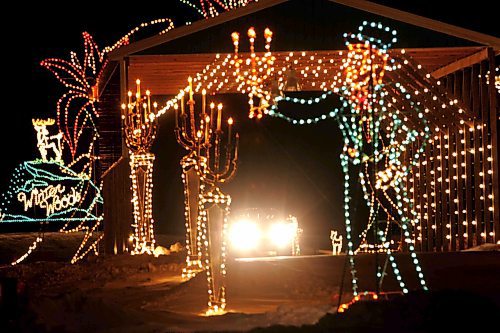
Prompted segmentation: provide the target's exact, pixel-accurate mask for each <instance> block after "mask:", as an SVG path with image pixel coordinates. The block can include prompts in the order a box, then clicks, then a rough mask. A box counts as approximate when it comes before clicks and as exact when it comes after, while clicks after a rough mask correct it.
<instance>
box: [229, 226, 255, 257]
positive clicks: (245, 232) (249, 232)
mask: <svg viewBox="0 0 500 333" xmlns="http://www.w3.org/2000/svg"><path fill="white" fill-rule="evenodd" d="M260 238H261V233H260V230H259V226H258V225H257V224H256V223H255V222H252V221H250V220H239V221H237V222H236V223H233V224H232V225H231V227H230V229H229V239H230V241H231V245H232V247H233V248H236V249H239V250H251V249H254V248H256V247H257V246H258V245H259V241H260Z"/></svg>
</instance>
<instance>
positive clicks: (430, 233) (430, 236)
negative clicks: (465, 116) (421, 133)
mask: <svg viewBox="0 0 500 333" xmlns="http://www.w3.org/2000/svg"><path fill="white" fill-rule="evenodd" d="M432 142H433V141H432ZM432 144H433V143H431V142H428V143H427V145H426V146H425V160H426V161H425V162H426V163H425V190H426V193H425V195H426V200H425V201H426V205H427V244H428V245H427V250H428V251H434V228H433V227H432V226H433V225H434V209H433V208H432V205H431V204H432V203H433V202H434V200H433V196H432V192H433V191H434V189H433V187H432V186H431V181H432V179H433V177H432V174H431V170H432V164H431V160H430V157H431V156H432V147H431V145H432Z"/></svg>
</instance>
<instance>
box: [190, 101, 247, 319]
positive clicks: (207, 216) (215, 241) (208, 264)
mask: <svg viewBox="0 0 500 333" xmlns="http://www.w3.org/2000/svg"><path fill="white" fill-rule="evenodd" d="M211 110H212V112H211V117H208V116H207V117H206V119H207V121H206V124H207V125H210V119H213V110H214V104H212V105H211ZM213 123H214V122H212V124H213ZM227 123H228V131H227V135H225V137H226V138H227V139H226V140H227V141H226V140H223V139H224V137H223V136H224V132H223V131H222V129H221V125H222V104H219V105H218V107H217V126H216V127H215V126H214V125H212V126H211V128H210V129H209V128H208V126H207V127H206V128H205V133H206V135H205V140H206V146H205V147H206V149H204V150H203V158H201V159H200V160H199V168H200V170H202V171H203V173H202V177H201V186H200V196H199V202H198V205H199V206H198V226H199V227H201V231H202V233H201V235H200V237H199V240H200V242H199V243H198V244H199V245H203V249H204V251H205V253H204V254H203V259H204V266H205V267H204V268H205V270H206V272H207V280H208V295H209V300H208V311H207V314H209V315H210V314H214V313H218V312H221V311H224V309H225V307H226V286H225V275H226V233H227V218H228V216H229V208H230V205H231V197H230V196H229V195H227V194H225V193H223V192H222V190H221V189H220V187H219V186H220V184H222V183H225V182H228V181H229V180H230V179H231V178H232V177H233V176H234V174H235V172H236V169H237V161H238V140H239V136H238V134H236V135H235V137H234V138H233V136H232V125H233V119H232V118H229V119H228V122H227ZM210 133H213V134H214V135H212V134H210ZM200 136H201V135H200ZM224 141H226V142H224ZM199 252H201V249H200V251H199Z"/></svg>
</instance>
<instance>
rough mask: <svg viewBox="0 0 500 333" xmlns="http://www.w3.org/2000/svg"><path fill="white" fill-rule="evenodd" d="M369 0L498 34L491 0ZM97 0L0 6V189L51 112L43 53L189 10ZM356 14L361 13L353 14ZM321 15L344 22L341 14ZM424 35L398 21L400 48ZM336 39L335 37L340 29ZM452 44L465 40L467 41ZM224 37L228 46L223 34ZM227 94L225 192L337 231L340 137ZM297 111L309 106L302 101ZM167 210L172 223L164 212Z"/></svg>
mask: <svg viewBox="0 0 500 333" xmlns="http://www.w3.org/2000/svg"><path fill="white" fill-rule="evenodd" d="M304 2H307V1H304ZM375 2H377V3H380V4H384V5H388V6H392V7H395V8H398V9H401V10H406V11H409V12H412V13H415V14H419V15H422V16H426V17H430V18H433V19H437V20H440V21H442V22H446V23H450V24H455V25H458V26H462V27H464V28H469V29H472V30H476V31H479V32H483V33H486V34H490V35H494V36H499V35H500V31H499V30H500V29H499V25H498V17H497V16H498V14H497V13H498V8H495V7H498V6H495V5H494V2H491V1H484V0H483V1H475V2H473V3H471V4H469V5H461V4H459V2H456V1H439V2H437V1H429V0H425V1H395V0H392V1H388V0H386V1H381V0H379V1H375ZM106 4H107V5H106V6H101V5H100V3H92V2H82V3H78V4H77V3H72V4H71V5H69V4H59V3H52V2H43V3H36V4H33V5H29V6H30V7H29V8H23V6H24V5H23V4H22V3H20V2H18V3H15V4H13V6H14V7H18V8H17V10H16V8H14V9H13V10H12V11H11V12H12V13H19V14H12V15H18V16H16V17H15V22H11V20H8V18H7V17H6V16H7V15H10V14H7V13H6V12H4V20H3V21H2V30H3V40H2V44H3V45H2V50H3V52H2V53H3V54H2V57H3V58H4V59H3V66H4V75H7V77H4V80H3V81H4V84H5V83H6V84H7V87H5V86H4V88H3V95H4V98H3V99H4V101H6V103H4V109H3V110H2V113H3V117H2V123H1V124H2V130H0V139H1V142H3V148H4V151H3V152H2V163H1V165H0V191H1V190H3V189H4V188H5V186H6V184H7V182H8V179H9V178H10V174H11V173H12V171H13V170H14V168H15V167H16V166H17V165H18V164H19V163H21V162H22V161H25V160H32V159H34V158H36V157H37V156H38V151H37V150H36V138H35V135H34V130H33V127H32V124H31V118H33V117H54V116H55V105H56V102H57V100H58V98H59V96H60V93H61V90H60V89H59V87H60V84H59V83H58V82H57V81H56V80H55V79H54V77H53V75H52V74H51V73H49V72H48V71H47V70H45V69H44V68H42V67H41V66H39V62H40V61H41V60H43V59H44V58H48V57H59V58H64V59H66V58H67V57H68V55H69V51H70V50H78V51H80V50H81V32H82V31H88V32H89V33H90V34H91V35H92V36H93V37H94V39H95V41H96V42H97V43H98V45H99V46H100V47H101V48H102V47H104V46H107V45H110V44H112V43H114V42H115V41H116V40H117V39H118V38H120V37H121V36H122V35H123V34H125V33H126V32H128V31H129V30H130V29H131V28H133V27H134V26H136V25H138V24H140V23H141V22H144V21H149V20H151V19H156V18H161V17H170V18H172V19H173V20H174V22H175V24H176V26H181V25H183V24H184V23H185V22H186V21H193V20H195V19H197V17H198V16H197V15H196V13H195V12H194V11H192V10H190V9H189V8H188V7H187V6H185V5H182V4H181V3H179V2H178V1H176V0H165V1H163V2H159V3H158V2H153V1H141V2H140V4H139V5H137V4H136V5H133V6H130V7H129V10H128V11H127V8H125V7H126V5H124V4H123V3H119V2H114V3H113V4H111V2H107V3H106ZM360 15H361V16H360V17H363V14H362V13H361V14H360ZM364 16H367V17H368V18H369V16H368V15H364ZM326 19H331V20H344V21H347V20H348V18H345V17H344V18H342V17H341V16H340V15H339V17H332V18H326V17H325V20H326ZM350 24H351V26H352V29H356V28H357V26H358V25H359V24H360V21H357V20H354V21H352V22H350ZM396 28H398V30H399V27H396ZM420 31H421V30H420ZM430 34H432V32H430V31H429V32H428V33H427V34H425V33H424V34H422V33H419V34H415V35H412V34H411V32H410V30H405V29H404V27H403V33H402V34H400V36H401V42H400V43H399V44H398V46H406V45H405V41H406V42H409V44H408V45H409V46H413V45H419V44H422V43H423V44H425V42H426V40H427V39H428V38H430V37H431V35H430ZM279 39H280V36H279V34H277V33H276V34H275V37H274V42H276V43H278V41H279ZM338 39H339V41H341V37H340V35H339V36H338ZM409 39H411V41H410V40H409ZM282 43H284V42H282ZM461 44H462V45H464V46H465V45H471V44H470V43H469V42H467V41H463V43H461ZM227 45H228V47H230V46H231V45H230V42H229V38H228V43H227ZM282 45H284V44H282ZM434 46H448V45H445V44H443V45H434ZM284 47H286V46H284ZM289 48H290V47H289ZM219 51H227V50H219ZM226 99H227V100H225V102H226V104H227V109H228V110H232V114H234V116H235V117H236V120H237V122H238V127H237V129H238V130H239V131H240V133H241V137H242V139H241V146H242V150H241V152H240V156H241V164H240V169H239V172H238V174H237V175H236V178H235V180H234V181H233V182H232V183H231V184H229V185H228V186H227V187H226V188H225V190H226V192H228V193H230V194H231V195H232V196H233V204H234V208H235V209H239V208H246V207H249V206H250V207H252V206H268V207H275V208H278V209H283V210H285V212H286V213H291V214H294V215H296V216H297V217H298V218H299V223H300V222H301V221H302V222H303V223H304V224H306V225H307V227H306V228H305V229H308V232H315V231H320V230H321V231H324V230H328V229H331V228H335V229H343V212H342V209H341V203H340V201H341V200H342V178H341V171H340V167H339V159H338V155H339V152H340V149H341V142H340V134H339V133H338V129H337V127H336V125H335V123H333V122H332V121H330V122H324V123H321V124H318V125H313V126H301V127H300V128H298V127H296V126H292V125H289V124H287V123H286V122H284V121H282V120H278V119H270V118H269V117H268V118H265V119H263V120H262V121H261V122H260V123H258V124H256V123H255V122H254V121H248V120H246V114H247V112H248V110H247V105H246V99H245V98H244V97H243V96H230V97H228V98H226ZM330 105H331V104H330ZM235 109H237V110H238V111H237V112H235V111H234V110H235ZM322 111H324V110H321V109H319V110H313V111H312V112H313V113H314V112H318V113H320V112H322ZM306 112H309V111H307V110H306V109H304V113H306ZM160 125H161V131H160V135H159V138H158V140H157V142H156V144H155V146H154V148H153V151H154V152H155V153H156V154H157V161H156V164H155V180H156V183H155V186H156V188H157V189H156V190H155V197H154V207H155V216H156V219H157V223H158V224H157V228H158V229H157V230H160V231H164V232H165V231H168V232H172V231H175V232H180V231H181V230H182V223H181V216H182V215H181V214H182V209H183V208H182V189H181V188H182V187H181V181H180V176H179V174H180V167H179V165H178V160H179V158H180V157H181V156H182V154H183V153H184V152H183V151H182V150H181V148H179V147H177V146H176V145H175V142H174V141H173V140H174V138H173V132H172V129H173V119H172V118H171V117H168V116H167V117H165V118H164V119H162V120H161V122H160ZM245 147H246V148H245ZM245 149H246V150H245ZM245 152H247V153H246V154H245ZM172 215H173V216H174V218H173V220H174V221H175V222H173V223H172V222H170V221H169V219H167V218H165V216H172Z"/></svg>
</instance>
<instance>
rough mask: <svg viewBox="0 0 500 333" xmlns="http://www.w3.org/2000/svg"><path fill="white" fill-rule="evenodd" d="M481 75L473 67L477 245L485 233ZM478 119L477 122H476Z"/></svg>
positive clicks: (472, 147) (473, 148) (472, 149)
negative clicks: (482, 177)
mask: <svg viewBox="0 0 500 333" xmlns="http://www.w3.org/2000/svg"><path fill="white" fill-rule="evenodd" d="M479 75H481V71H480V65H474V66H472V83H471V85H472V110H473V112H474V117H475V121H474V126H473V128H472V129H473V130H472V133H471V137H472V140H473V142H472V145H471V146H470V150H471V153H473V162H472V163H473V178H474V216H473V219H474V221H475V222H476V232H475V240H476V245H480V244H482V238H481V232H482V231H483V223H484V221H483V214H482V210H481V200H480V197H481V188H480V181H479V178H480V177H479V173H480V172H481V160H480V152H479V147H480V145H481V129H477V126H478V125H479V126H481V123H480V120H479V119H480V116H481V93H480V80H479ZM476 119H477V120H476Z"/></svg>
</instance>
